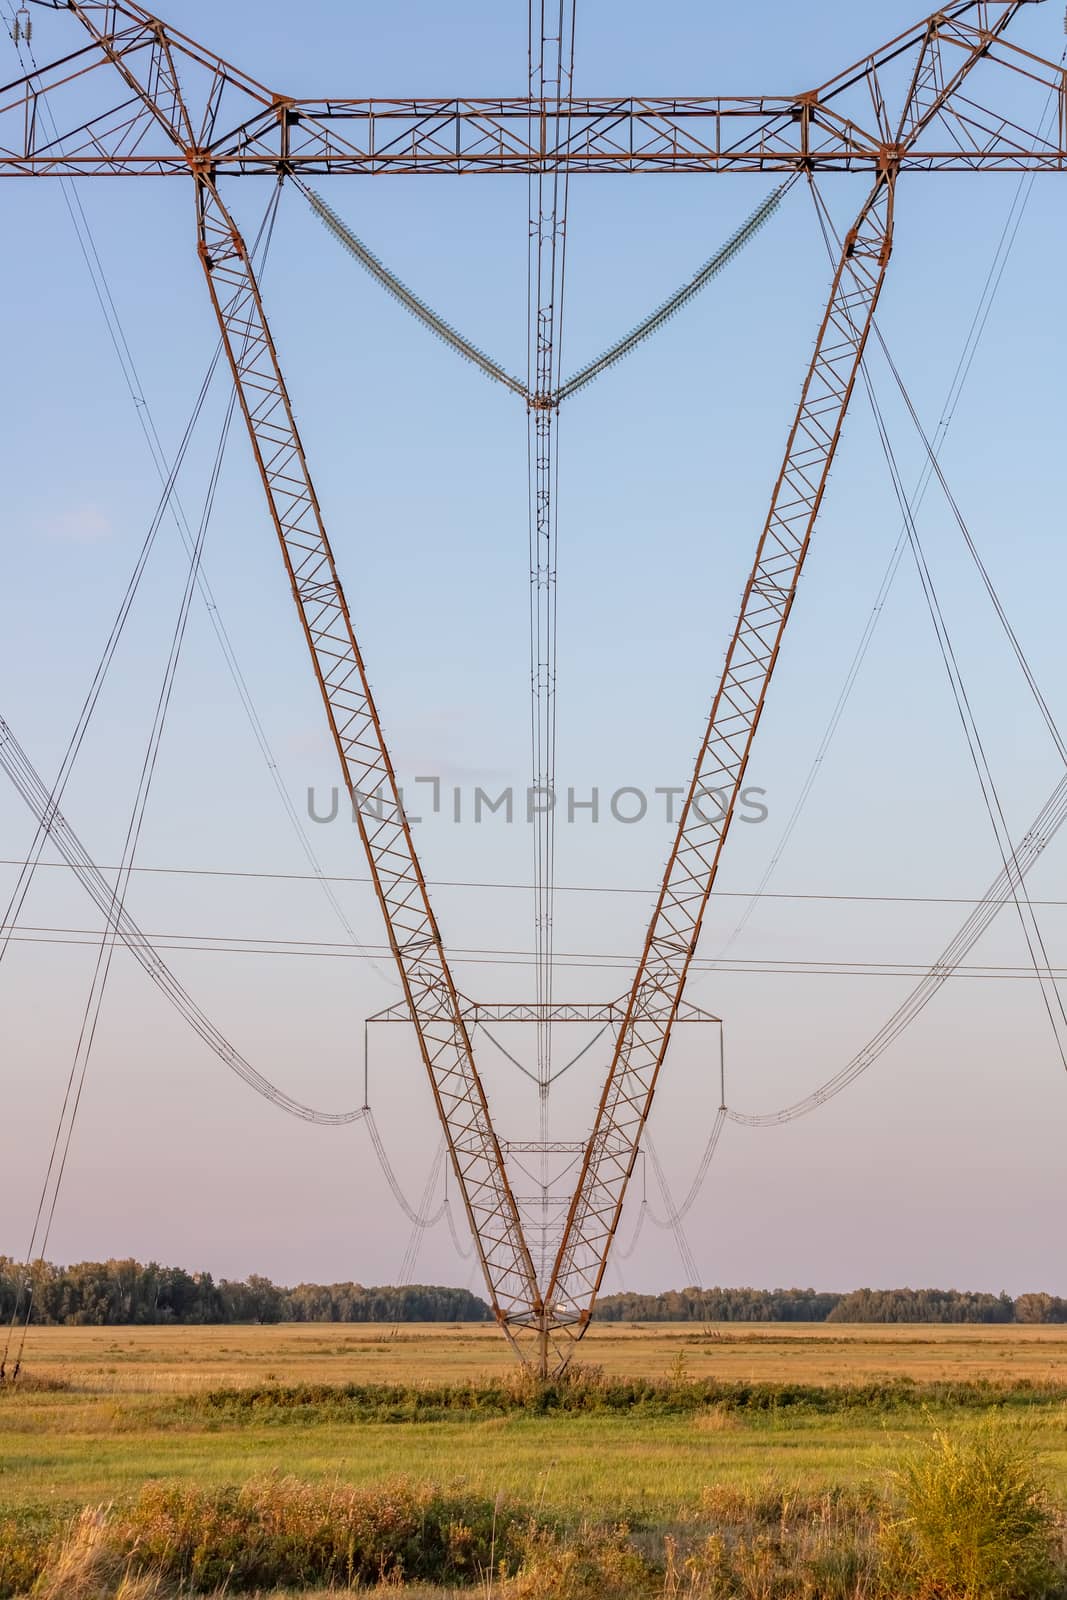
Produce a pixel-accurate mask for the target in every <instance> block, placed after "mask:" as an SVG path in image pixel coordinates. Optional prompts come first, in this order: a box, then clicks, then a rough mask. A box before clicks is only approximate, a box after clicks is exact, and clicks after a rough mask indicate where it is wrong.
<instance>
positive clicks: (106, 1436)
mask: <svg viewBox="0 0 1067 1600" xmlns="http://www.w3.org/2000/svg"><path fill="white" fill-rule="evenodd" d="M581 1357H582V1361H583V1362H584V1363H586V1364H590V1365H595V1366H597V1367H599V1368H602V1369H603V1371H604V1373H605V1374H606V1375H607V1377H609V1378H619V1379H621V1378H624V1377H625V1378H628V1379H629V1378H647V1379H654V1380H660V1381H661V1382H662V1381H664V1380H668V1381H669V1383H670V1384H672V1385H674V1386H675V1387H676V1388H680V1389H685V1388H686V1386H687V1385H692V1384H693V1383H694V1382H699V1381H703V1380H708V1379H713V1380H717V1381H720V1382H721V1383H723V1384H725V1385H728V1386H729V1385H757V1386H759V1385H763V1386H767V1385H774V1384H788V1385H791V1386H797V1385H801V1386H823V1390H822V1391H819V1390H817V1389H816V1388H814V1387H812V1389H811V1393H812V1394H813V1395H816V1394H818V1393H822V1395H823V1398H822V1400H821V1401H820V1403H819V1404H818V1405H815V1404H811V1405H809V1404H806V1403H803V1400H802V1401H801V1403H795V1402H796V1397H795V1395H794V1396H793V1400H792V1402H791V1403H788V1404H781V1405H779V1404H778V1403H777V1402H773V1403H767V1404H761V1406H760V1407H758V1408H752V1407H747V1406H741V1405H734V1404H733V1403H731V1404H702V1405H699V1406H696V1407H695V1408H694V1407H693V1406H686V1405H682V1404H679V1405H677V1406H672V1405H670V1404H666V1403H665V1404H663V1405H657V1406H651V1407H650V1406H648V1405H644V1406H638V1407H636V1408H635V1409H633V1410H631V1411H629V1412H626V1411H620V1412H602V1411H597V1410H593V1411H591V1412H590V1413H589V1414H584V1413H583V1414H563V1415H560V1414H552V1413H549V1414H546V1415H540V1414H537V1412H536V1410H531V1409H528V1408H522V1407H518V1408H516V1409H513V1410H510V1411H508V1410H505V1411H504V1412H503V1413H502V1414H498V1415H484V1416H477V1415H475V1416H470V1415H466V1414H463V1413H460V1412H458V1411H456V1412H455V1413H453V1412H451V1411H448V1410H447V1408H446V1411H445V1412H444V1413H443V1414H441V1415H439V1416H437V1417H436V1419H435V1420H429V1421H426V1420H405V1413H404V1411H403V1408H402V1407H401V1408H399V1409H398V1410H397V1413H396V1415H397V1418H398V1419H399V1420H382V1419H381V1416H380V1415H379V1414H378V1413H377V1412H376V1413H375V1414H374V1418H373V1420H367V1417H366V1416H361V1415H357V1414H356V1413H355V1412H353V1411H351V1409H350V1408H349V1409H346V1405H347V1402H345V1403H342V1402H341V1401H338V1402H337V1403H333V1402H332V1401H331V1399H330V1392H331V1391H330V1390H328V1389H324V1390H323V1391H322V1393H321V1394H320V1396H319V1399H318V1400H317V1401H316V1403H314V1404H296V1403H289V1402H285V1401H284V1395H285V1393H286V1391H287V1389H288V1388H290V1387H291V1386H298V1385H319V1386H343V1385H348V1384H357V1385H384V1384H398V1385H407V1386H416V1387H417V1386H424V1385H430V1384H437V1385H441V1384H461V1383H470V1382H471V1381H472V1380H479V1379H481V1380H485V1381H489V1380H491V1379H493V1378H496V1379H499V1378H501V1377H502V1376H505V1375H506V1374H507V1373H508V1372H509V1371H510V1370H511V1366H512V1362H511V1359H510V1357H509V1355H508V1353H507V1350H506V1348H505V1347H504V1345H503V1341H502V1340H501V1339H500V1336H499V1334H497V1333H496V1331H495V1330H494V1329H492V1328H491V1327H488V1326H486V1327H480V1326H472V1325H468V1326H463V1327H459V1326H456V1327H446V1326H442V1325H427V1326H412V1325H408V1326H405V1327H403V1328H401V1329H399V1330H394V1329H392V1328H390V1327H377V1326H369V1325H355V1326H343V1325H327V1326H324V1325H285V1326H281V1327H275V1328H270V1327H264V1328H237V1327H225V1328H173V1329H156V1328H148V1329H96V1328H93V1329H79V1328H70V1329H39V1330H35V1331H34V1332H33V1333H32V1335H31V1340H30V1344H29V1347H28V1351H27V1359H26V1365H25V1371H26V1375H27V1377H28V1378H29V1380H30V1382H29V1383H28V1384H27V1385H26V1386H25V1387H23V1388H20V1389H18V1390H15V1391H13V1392H10V1391H9V1392H7V1393H6V1394H0V1513H3V1514H6V1515H7V1516H8V1517H9V1518H10V1517H11V1516H12V1515H14V1516H16V1517H17V1518H24V1519H28V1520H30V1521H32V1520H34V1519H48V1520H50V1521H52V1522H55V1521H56V1520H57V1519H59V1518H61V1517H64V1516H69V1515H70V1514H71V1513H73V1512H74V1511H76V1510H77V1509H79V1508H81V1507H83V1506H86V1505H98V1504H104V1503H112V1502H113V1503H116V1504H118V1505H124V1504H128V1503H130V1502H132V1500H133V1499H134V1497H135V1496H136V1495H137V1494H138V1492H139V1491H140V1490H141V1489H142V1487H143V1486H144V1485H145V1483H146V1482H149V1481H151V1480H168V1481H170V1482H177V1483H179V1484H180V1483H185V1484H187V1485H190V1486H195V1487H196V1489H197V1490H204V1489H212V1488H213V1487H215V1486H223V1485H227V1484H239V1483H243V1482H246V1481H247V1480H249V1479H250V1478H255V1477H258V1476H261V1475H263V1474H279V1475H285V1476H292V1477H295V1478H297V1479H300V1480H302V1481H304V1482H306V1483H308V1484H312V1485H314V1484H318V1485H326V1484H330V1483H333V1482H336V1483H343V1484H344V1485H349V1486H368V1488H369V1487H371V1486H374V1485H380V1484H382V1483H383V1482H388V1481H392V1480H395V1479H398V1478H405V1479H408V1480H410V1481H412V1482H418V1483H420V1484H426V1483H432V1484H433V1485H435V1486H436V1488H437V1489H438V1490H440V1491H441V1492H442V1493H444V1494H447V1495H453V1496H472V1497H475V1498H477V1499H480V1500H482V1501H486V1502H495V1501H496V1500H497V1499H498V1498H499V1497H503V1499H504V1500H505V1501H506V1502H508V1503H514V1504H516V1505H519V1506H523V1507H534V1508H537V1510H538V1512H543V1513H545V1514H549V1515H552V1516H555V1517H557V1518H559V1519H561V1520H563V1521H567V1522H569V1523H572V1524H573V1523H575V1522H577V1521H579V1520H581V1519H583V1518H588V1519H593V1520H596V1521H599V1522H602V1523H607V1522H619V1521H624V1522H626V1523H628V1524H629V1525H630V1526H631V1527H634V1528H637V1529H646V1530H655V1531H656V1534H657V1537H660V1538H662V1536H663V1534H664V1532H666V1531H669V1530H670V1529H672V1528H675V1527H681V1526H684V1525H685V1524H686V1522H687V1520H689V1519H691V1518H692V1516H693V1515H694V1508H698V1507H700V1506H701V1505H702V1504H705V1503H706V1500H707V1496H708V1493H709V1492H714V1493H729V1492H730V1491H731V1490H736V1491H737V1492H738V1493H743V1494H748V1495H749V1496H752V1495H755V1494H758V1493H759V1492H760V1486H761V1485H763V1486H766V1485H767V1484H769V1483H777V1484H779V1485H783V1484H784V1485H792V1486H794V1487H795V1488H797V1489H798V1490H799V1489H802V1490H803V1492H804V1494H806V1495H818V1494H821V1493H826V1492H828V1491H834V1492H836V1491H838V1490H842V1489H844V1490H860V1491H863V1490H865V1489H866V1488H869V1487H870V1486H873V1485H877V1484H878V1483H880V1482H883V1481H884V1478H885V1473H886V1470H887V1468H888V1466H889V1465H890V1463H891V1462H892V1461H893V1460H894V1459H895V1458H897V1457H898V1456H899V1454H900V1452H901V1450H902V1449H904V1448H906V1447H907V1445H908V1443H909V1441H913V1440H916V1439H920V1438H928V1437H929V1436H930V1434H931V1432H932V1431H933V1430H934V1429H936V1428H937V1427H940V1426H943V1425H945V1424H952V1423H953V1422H954V1421H955V1420H956V1416H957V1408H956V1407H955V1406H954V1405H953V1404H952V1403H950V1402H949V1401H948V1400H946V1398H945V1392H944V1387H943V1386H944V1385H946V1384H966V1383H973V1382H976V1381H977V1382H981V1383H984V1384H988V1385H990V1389H989V1392H988V1394H987V1395H985V1396H982V1395H980V1394H979V1395H978V1396H977V1397H976V1396H975V1395H973V1394H972V1396H971V1398H970V1400H969V1402H968V1406H967V1411H968V1417H967V1420H968V1421H969V1422H970V1423H973V1422H974V1421H976V1420H977V1418H978V1416H979V1415H980V1414H981V1413H982V1412H983V1411H985V1410H989V1411H999V1412H1001V1413H1002V1414H1003V1416H1004V1417H1005V1418H1006V1419H1007V1421H1006V1425H1007V1426H1009V1427H1012V1428H1022V1429H1025V1430H1026V1434H1027V1438H1028V1441H1029V1447H1032V1449H1033V1450H1034V1451H1035V1452H1036V1453H1037V1455H1038V1456H1039V1457H1040V1459H1041V1461H1042V1465H1043V1468H1044V1470H1045V1472H1046V1474H1047V1477H1048V1479H1049V1482H1050V1484H1051V1486H1052V1488H1053V1491H1054V1493H1055V1494H1056V1496H1057V1498H1059V1499H1060V1500H1062V1501H1063V1502H1065V1503H1067V1329H1064V1328H1046V1327H1034V1328H1025V1327H871V1326H864V1327H845V1326H829V1327H828V1326H825V1325H812V1326H807V1325H788V1326H783V1325H767V1326H742V1325H737V1324H732V1325H729V1326H723V1327H718V1328H711V1329H707V1330H704V1329H698V1328H693V1327H689V1326H686V1325H678V1324H668V1325H662V1324H661V1325H654V1326H646V1327H630V1326H624V1325H610V1324H609V1325H605V1326H603V1327H599V1328H594V1329H593V1330H592V1332H591V1333H590V1335H589V1337H588V1339H587V1340H586V1342H585V1344H584V1345H583V1347H582V1350H581ZM903 1380H912V1381H913V1382H914V1383H915V1384H917V1385H918V1386H919V1388H918V1390H917V1391H916V1392H915V1393H913V1394H905V1395H904V1397H903V1398H902V1399H899V1398H898V1399H897V1400H894V1401H893V1403H891V1404H889V1403H887V1404H882V1403H874V1402H873V1401H872V1403H870V1404H867V1403H864V1404H862V1405H854V1404H852V1403H850V1400H849V1392H850V1389H854V1388H857V1387H859V1386H863V1385H867V1386H870V1385H871V1384H872V1382H885V1383H888V1384H889V1385H890V1386H892V1385H898V1386H899V1385H900V1384H901V1383H902V1382H903ZM50 1383H56V1384H57V1385H63V1387H56V1388H55V1389H52V1388H49V1387H48V1385H49V1384H50ZM827 1386H829V1388H827ZM938 1386H941V1387H940V1388H939V1387H938ZM1030 1386H1032V1389H1031V1387H1030ZM248 1389H255V1390H256V1391H257V1396H258V1397H259V1398H258V1400H257V1404H255V1405H251V1404H249V1403H248V1402H247V1401H242V1400H241V1394H240V1391H243V1390H248ZM220 1390H221V1391H227V1392H228V1391H235V1393H229V1394H227V1395H226V1396H225V1403H215V1401H213V1400H210V1399H209V1397H210V1396H212V1395H216V1396H217V1392H218V1391H220ZM274 1390H277V1392H278V1394H279V1395H281V1396H282V1397H283V1398H282V1399H277V1400H272V1399H271V1393H272V1391H274ZM1032 1390H1033V1391H1036V1392H1032ZM1057 1390H1058V1392H1056V1391H1057ZM264 1392H265V1395H264ZM335 1392H336V1391H335ZM323 1396H325V1398H323ZM1007 1400H1010V1404H1006V1405H999V1404H998V1402H1001V1401H1007Z"/></svg>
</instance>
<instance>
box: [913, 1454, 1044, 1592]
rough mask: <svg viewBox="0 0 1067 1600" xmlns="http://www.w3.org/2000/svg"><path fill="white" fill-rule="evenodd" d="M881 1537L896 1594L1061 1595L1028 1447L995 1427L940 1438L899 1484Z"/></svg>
mask: <svg viewBox="0 0 1067 1600" xmlns="http://www.w3.org/2000/svg"><path fill="white" fill-rule="evenodd" d="M892 1482H893V1489H894V1491H895V1497H896V1501H897V1505H896V1508H895V1515H893V1516H892V1517H891V1518H887V1520H886V1521H885V1524H884V1526H883V1528H882V1531H881V1547H882V1553H883V1559H884V1562H885V1565H886V1569H887V1578H886V1582H887V1585H888V1589H889V1592H890V1593H892V1594H893V1595H897V1594H902V1593H903V1594H913V1595H919V1596H922V1597H926V1596H930V1597H935V1596H936V1597H938V1600H942V1597H943V1600H1037V1597H1040V1596H1044V1595H1048V1594H1050V1593H1051V1592H1052V1589H1053V1586H1054V1584H1055V1582H1056V1579H1055V1572H1054V1567H1053V1555H1052V1551H1053V1539H1054V1535H1055V1529H1054V1523H1053V1517H1052V1513H1051V1511H1050V1509H1049V1506H1048V1503H1047V1500H1046V1496H1045V1490H1044V1485H1043V1483H1042V1481H1041V1479H1040V1477H1039V1476H1038V1473H1037V1471H1036V1468H1035V1466H1034V1462H1033V1460H1032V1456H1031V1453H1030V1451H1029V1450H1028V1449H1027V1448H1026V1443H1025V1440H1024V1439H1021V1438H1020V1437H1019V1435H1018V1434H1012V1433H1009V1432H1008V1431H1007V1430H1006V1429H1005V1428H1004V1427H1003V1426H997V1425H995V1424H990V1423H987V1424H985V1425H983V1426H982V1427H980V1428H978V1429H976V1430H974V1431H973V1432H971V1433H970V1434H966V1435H962V1436H956V1437H954V1436H950V1435H949V1434H946V1433H936V1434H935V1435H934V1437H933V1439H932V1440H931V1441H930V1442H929V1443H928V1444H926V1445H924V1446H923V1447H921V1448H920V1449H919V1450H917V1451H915V1452H914V1453H913V1454H911V1455H910V1456H908V1457H906V1458H905V1459H904V1460H903V1461H902V1462H901V1464H900V1466H899V1467H898V1469H897V1470H896V1472H895V1473H894V1474H893V1480H892Z"/></svg>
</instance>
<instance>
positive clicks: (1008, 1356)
mask: <svg viewBox="0 0 1067 1600" xmlns="http://www.w3.org/2000/svg"><path fill="white" fill-rule="evenodd" d="M683 1351H684V1353H685V1361H686V1365H687V1367H688V1368H689V1370H690V1372H691V1374H692V1376H694V1377H717V1378H723V1379H739V1380H744V1381H751V1382H757V1383H766V1382H777V1381H781V1380H789V1381H792V1382H796V1383H853V1382H857V1381H860V1380H863V1379H869V1378H882V1377H889V1378H901V1377H907V1378H914V1379H916V1380H918V1381H919V1382H922V1383H933V1382H939V1381H944V1380H946V1379H947V1380H951V1379H975V1378H979V1379H989V1380H991V1381H993V1382H1019V1381H1021V1380H1024V1379H1026V1380H1030V1381H1032V1382H1042V1383H1044V1382H1054V1383H1063V1384H1067V1326H1056V1325H1034V1326H1024V1325H1019V1324H1007V1325H980V1324H979V1325H976V1324H962V1325H959V1326H943V1325H936V1324H924V1325H922V1326H913V1325H904V1326H885V1325H881V1324H863V1325H859V1326H856V1325H851V1326H850V1325H848V1324H844V1323H804V1322H796V1323H766V1324H759V1323H756V1324H753V1323H736V1322H734V1323H719V1324H713V1325H712V1326H711V1327H710V1328H708V1329H707V1330H705V1329H704V1328H702V1327H700V1326H697V1325H694V1324H691V1323H684V1322H681V1323H679V1322H660V1323H644V1324H640V1325H631V1324H626V1323H602V1324H597V1323H594V1324H593V1326H592V1328H591V1329H590V1331H589V1333H588V1335H587V1336H586V1338H585V1340H584V1341H583V1342H582V1344H581V1346H580V1347H579V1353H578V1359H580V1360H581V1361H582V1362H585V1363H590V1364H593V1365H596V1366H599V1367H603V1369H604V1371H605V1372H606V1373H608V1374H609V1375H612V1376H614V1375H618V1376H622V1377H627V1378H644V1377H649V1378H661V1377H663V1376H664V1375H665V1374H666V1373H667V1372H668V1371H669V1370H670V1368H671V1367H672V1365H673V1364H674V1363H675V1362H676V1361H677V1359H678V1355H679V1352H683ZM27 1363H28V1365H29V1366H30V1367H32V1369H33V1371H34V1372H35V1373H43V1374H52V1375H57V1376H63V1377H69V1378H72V1379H74V1381H75V1382H76V1383H78V1384H79V1385H83V1384H84V1385H87V1386H88V1387H90V1388H91V1389H93V1390H94V1391H100V1390H106V1389H112V1390H118V1391H121V1392H123V1393H127V1392H131V1393H132V1392H135V1391H137V1390H145V1389H157V1390H161V1391H164V1392H168V1393H180V1392H188V1391H190V1390H195V1389H197V1388H204V1387H213V1386H216V1385H220V1384H242V1383H256V1384H258V1383H263V1382H265V1381H272V1380H276V1381H277V1382H279V1383H309V1382H310V1383H349V1382H355V1383H413V1382H462V1383H466V1382H469V1381H471V1380H472V1379H475V1378H478V1377H481V1376H487V1375H490V1374H499V1373H503V1372H507V1371H510V1370H511V1368H512V1366H513V1365H514V1357H513V1356H512V1355H511V1352H510V1351H509V1349H508V1347H507V1345H506V1344H505V1342H504V1340H503V1339H502V1338H501V1336H500V1334H499V1333H498V1332H497V1330H496V1328H495V1327H493V1326H492V1325H491V1324H490V1323H463V1324H458V1323H457V1324H452V1325H447V1324H444V1323H405V1324H401V1325H400V1326H399V1327H396V1326H394V1325H392V1324H377V1323H285V1324H282V1325H280V1326H276V1327H234V1326H229V1327H205V1328H197V1327H175V1328H34V1329H33V1330H32V1334H31V1339H30V1344H29V1346H28V1351H27Z"/></svg>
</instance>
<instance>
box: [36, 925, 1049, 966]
mask: <svg viewBox="0 0 1067 1600" xmlns="http://www.w3.org/2000/svg"><path fill="white" fill-rule="evenodd" d="M11 937H12V941H13V942H19V943H23V944H44V945H85V944H92V943H93V942H94V941H96V940H98V939H99V938H100V929H99V928H63V927H55V926H51V925H41V926H39V927H33V926H30V925H25V924H23V925H20V926H19V928H18V929H17V930H16V931H15V932H13V933H12V935H11ZM141 938H142V939H144V940H146V941H148V942H150V943H151V947H152V949H153V950H188V951H192V952H194V953H201V954H202V953H207V954H217V955H255V956H307V957H322V958H328V959H331V960H350V961H370V960H373V959H374V958H375V956H379V955H382V954H384V953H385V951H386V950H387V948H388V947H387V946H385V945H372V946H370V947H369V948H368V947H367V946H363V947H360V948H356V947H353V946H350V945H346V944H333V943H330V942H329V941H327V940H314V939H307V940H305V939H275V940H271V939H264V938H261V937H260V938H255V937H248V938H241V937H239V936H233V935H226V934H216V935H207V934H175V933H152V934H141ZM455 954H456V957H457V959H459V960H462V961H463V963H464V964H465V965H473V966H529V965H532V964H533V963H534V962H535V960H536V951H533V950H521V949H515V950H509V949H506V948H505V949H501V948H499V947H494V948H492V949H487V948H485V947H479V946H464V945H459V946H456V947H455ZM559 959H560V961H561V962H566V964H567V965H568V966H569V967H579V968H580V967H588V968H594V967H596V968H600V969H603V970H612V971H613V970H615V969H616V968H619V967H622V968H626V969H627V970H628V969H629V968H630V967H631V966H632V965H633V957H632V955H631V954H630V953H629V952H627V951H609V952H598V951H591V950H562V951H560V952H559ZM693 969H694V971H697V972H732V973H738V974H744V973H775V974H782V975H786V976H787V975H789V974H795V975H798V976H805V975H811V976H839V977H853V976H854V977H868V976H869V977H897V978H909V977H915V976H917V975H920V974H921V975H924V976H925V975H927V974H928V973H929V971H930V968H929V965H928V963H927V962H925V961H923V962H919V961H914V962H906V961H843V960H829V959H827V960H823V961H820V960H815V959H808V960H789V959H786V958H782V959H775V958H770V957H762V958H756V957H753V958H750V959H746V958H744V957H738V956H723V957H718V956H709V957H704V958H702V957H697V958H696V959H695V960H694V961H693ZM1050 970H1051V971H1052V972H1053V973H1054V974H1055V975H1056V976H1058V977H1065V978H1067V968H1060V967H1054V968H1051V969H1050ZM947 975H948V976H954V977H961V978H1005V979H1006V978H1032V977H1033V976H1034V973H1033V971H1032V970H1031V969H1030V967H1022V966H1009V965H1007V964H1005V963H998V962H989V963H983V964H975V965H972V966H964V965H962V964H957V965H954V966H953V967H952V970H951V972H950V973H949V974H947Z"/></svg>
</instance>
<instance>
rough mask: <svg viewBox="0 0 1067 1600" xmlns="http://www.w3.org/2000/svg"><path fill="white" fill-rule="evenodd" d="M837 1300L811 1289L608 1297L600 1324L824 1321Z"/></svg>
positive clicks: (602, 1302) (601, 1306) (599, 1308)
mask: <svg viewBox="0 0 1067 1600" xmlns="http://www.w3.org/2000/svg"><path fill="white" fill-rule="evenodd" d="M840 1299H841V1296H840V1295H839V1294H819V1293H818V1292H817V1290H815V1289H672V1290H670V1291H668V1293H666V1294H608V1295H604V1297H603V1298H602V1299H600V1300H598V1301H597V1305H596V1314H597V1320H598V1321H600V1322H825V1321H826V1319H827V1318H828V1317H829V1315H830V1313H831V1312H832V1311H833V1309H834V1307H835V1306H836V1305H837V1303H838V1301H839V1300H840Z"/></svg>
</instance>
